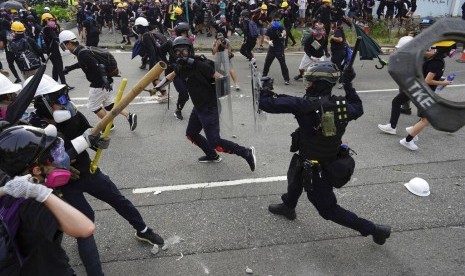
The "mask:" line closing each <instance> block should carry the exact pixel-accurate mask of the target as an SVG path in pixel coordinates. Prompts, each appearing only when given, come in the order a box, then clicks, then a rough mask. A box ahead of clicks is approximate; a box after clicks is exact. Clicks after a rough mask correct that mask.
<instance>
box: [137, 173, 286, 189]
mask: <svg viewBox="0 0 465 276" xmlns="http://www.w3.org/2000/svg"><path fill="white" fill-rule="evenodd" d="M286 180H287V176H285V175H283V176H272V177H263V178H246V179H239V180H229V181H219V182H205V183H195V184H182V185H173V186H159V187H147V188H137V189H133V190H132V193H133V194H146V193H154V192H158V191H159V192H166V191H181V190H191V189H199V188H214V187H227V186H237V185H245V184H252V183H266V182H277V181H286Z"/></svg>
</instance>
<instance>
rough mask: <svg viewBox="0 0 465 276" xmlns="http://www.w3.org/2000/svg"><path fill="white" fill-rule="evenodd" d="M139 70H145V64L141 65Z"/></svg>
mask: <svg viewBox="0 0 465 276" xmlns="http://www.w3.org/2000/svg"><path fill="white" fill-rule="evenodd" d="M139 69H147V64H142V65H141V66H139Z"/></svg>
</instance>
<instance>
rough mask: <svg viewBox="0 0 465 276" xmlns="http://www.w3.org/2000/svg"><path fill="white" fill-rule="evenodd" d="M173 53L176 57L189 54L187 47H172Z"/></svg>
mask: <svg viewBox="0 0 465 276" xmlns="http://www.w3.org/2000/svg"><path fill="white" fill-rule="evenodd" d="M174 55H175V56H176V57H188V56H189V55H190V50H189V48H187V47H185V48H176V49H174Z"/></svg>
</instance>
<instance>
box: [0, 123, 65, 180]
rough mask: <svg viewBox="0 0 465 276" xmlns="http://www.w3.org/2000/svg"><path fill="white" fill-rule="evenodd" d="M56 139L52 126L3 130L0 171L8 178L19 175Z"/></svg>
mask: <svg viewBox="0 0 465 276" xmlns="http://www.w3.org/2000/svg"><path fill="white" fill-rule="evenodd" d="M53 132H54V133H53ZM56 139H57V137H56V128H55V127H54V126H50V127H47V128H46V129H41V128H36V127H32V126H14V127H10V128H7V129H5V130H4V131H2V132H1V133H0V169H1V170H3V171H4V172H5V173H6V174H8V175H9V176H10V177H14V176H17V175H19V174H21V173H22V172H24V171H25V170H27V169H28V168H29V167H30V166H31V165H33V164H34V163H35V162H36V160H37V159H38V158H39V157H40V155H41V154H42V153H43V152H45V150H46V149H47V148H49V147H50V146H52V145H53V143H54V142H55V140H56Z"/></svg>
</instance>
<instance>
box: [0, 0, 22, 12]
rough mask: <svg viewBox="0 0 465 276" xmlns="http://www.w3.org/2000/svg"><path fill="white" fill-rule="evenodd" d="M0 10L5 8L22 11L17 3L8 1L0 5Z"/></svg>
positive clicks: (12, 0) (11, 0)
mask: <svg viewBox="0 0 465 276" xmlns="http://www.w3.org/2000/svg"><path fill="white" fill-rule="evenodd" d="M0 8H5V9H7V10H8V9H16V10H19V9H23V8H24V7H23V4H21V3H19V2H18V1H14V0H10V1H6V2H3V3H1V4H0Z"/></svg>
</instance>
